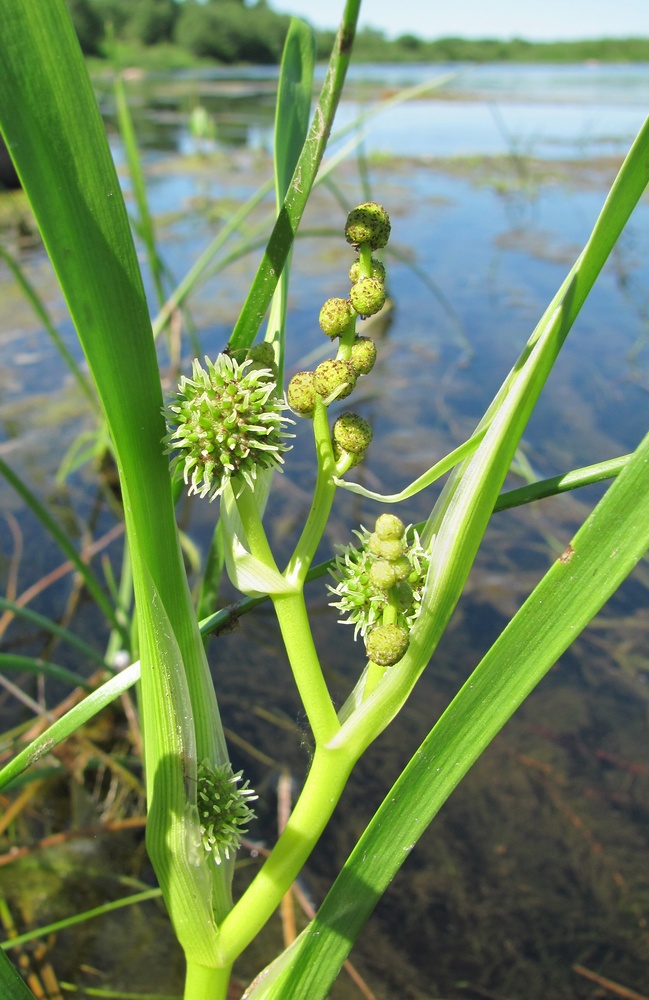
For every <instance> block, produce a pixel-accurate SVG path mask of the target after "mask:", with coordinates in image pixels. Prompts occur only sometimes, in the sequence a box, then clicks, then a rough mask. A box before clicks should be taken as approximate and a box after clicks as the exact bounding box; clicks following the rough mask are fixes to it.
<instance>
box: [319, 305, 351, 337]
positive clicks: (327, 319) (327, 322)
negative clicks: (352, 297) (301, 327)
mask: <svg viewBox="0 0 649 1000" xmlns="http://www.w3.org/2000/svg"><path fill="white" fill-rule="evenodd" d="M355 316H356V313H355V311H354V310H353V309H352V304H351V302H350V301H349V300H348V299H327V301H326V302H325V304H324V305H323V307H322V309H321V310H320V317H319V322H320V329H321V330H322V332H323V333H326V334H327V336H328V337H331V338H332V339H333V338H335V337H339V336H340V334H341V333H344V332H345V330H346V329H347V327H348V326H349V324H350V323H351V322H352V320H353V319H354V318H355Z"/></svg>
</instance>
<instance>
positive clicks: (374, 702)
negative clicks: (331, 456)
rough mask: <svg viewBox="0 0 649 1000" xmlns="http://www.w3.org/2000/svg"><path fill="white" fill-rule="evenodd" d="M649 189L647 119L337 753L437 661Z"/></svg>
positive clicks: (469, 462) (383, 722)
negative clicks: (403, 634) (523, 442)
mask: <svg viewBox="0 0 649 1000" xmlns="http://www.w3.org/2000/svg"><path fill="white" fill-rule="evenodd" d="M648 181H649V119H647V121H646V122H645V124H644V126H643V128H642V129H641V131H640V133H639V134H638V137H637V138H636V140H635V142H634V144H633V146H632V148H631V150H630V151H629V154H628V155H627V157H626V159H625V161H624V163H623V164H622V167H621V168H620V171H619V173H618V175H617V177H616V179H615V182H614V184H613V187H612V188H611V191H610V192H609V195H608V197H607V199H606V202H605V203H604V206H603V208H602V211H601V213H600V215H599V217H598V219H597V222H596V223H595V226H594V228H593V231H592V233H591V236H590V238H589V240H588V243H587V244H586V246H585V248H584V250H583V251H582V253H581V254H580V255H579V257H578V259H577V261H576V263H575V265H574V266H573V267H572V269H571V270H570V272H569V274H568V275H567V277H566V279H565V280H564V282H563V283H562V285H561V287H560V288H559V291H558V292H557V294H556V295H555V297H554V298H553V300H552V302H551V303H550V305H549V306H548V308H547V309H546V311H545V313H544V314H543V316H542V317H541V320H540V321H539V323H538V325H537V327H536V329H535V330H534V332H533V334H532V336H531V337H530V339H529V341H528V343H527V344H526V346H525V348H524V350H523V352H522V354H521V356H520V357H519V359H518V361H517V362H516V364H515V365H514V367H513V368H512V370H511V372H510V373H509V375H508V376H507V377H506V379H505V381H504V383H503V385H502V386H501V388H500V389H499V391H498V393H497V394H496V396H495V398H494V400H493V402H492V403H491V405H490V406H489V408H488V410H487V412H486V413H485V415H484V417H483V418H482V420H481V421H480V423H479V425H478V427H477V428H476V432H475V435H474V436H477V434H478V433H480V432H484V437H483V439H482V441H480V443H479V445H478V447H477V448H476V449H475V450H474V451H473V452H472V454H470V455H469V457H468V458H466V459H465V460H464V461H463V462H461V463H460V464H459V465H456V466H455V468H454V470H453V472H452V474H451V476H450V478H449V480H448V482H447V483H446V485H445V487H444V489H443V490H442V493H441V495H440V497H439V499H438V501H437V503H436V504H435V507H434V508H433V511H432V514H431V516H430V517H429V519H428V522H427V524H426V527H425V528H424V531H423V532H422V539H421V540H422V543H423V544H424V545H430V543H431V541H432V539H433V538H434V545H432V546H431V560H430V567H429V571H428V579H427V582H426V586H425V589H424V596H423V600H422V605H421V613H420V615H419V617H418V619H417V621H416V622H415V624H414V626H413V628H412V631H411V633H410V646H409V647H408V650H407V652H406V654H405V656H404V657H403V659H402V660H400V661H399V663H398V665H397V666H396V667H394V668H393V669H392V670H390V671H387V672H386V674H385V675H384V677H383V679H382V681H381V683H380V684H379V685H378V686H377V687H376V689H375V690H374V691H373V692H372V694H370V695H369V697H368V698H367V699H365V700H364V701H363V702H362V704H360V705H359V707H358V709H357V710H356V711H355V712H354V713H353V714H352V715H350V717H349V718H348V719H347V720H346V721H345V723H344V725H343V726H342V728H341V730H340V732H339V733H338V734H337V736H336V737H335V738H334V740H333V741H332V743H331V745H332V746H335V745H342V744H343V743H345V742H347V741H348V740H350V739H351V740H356V741H358V742H359V743H364V745H365V746H367V745H369V742H371V740H373V739H375V738H376V736H377V735H378V733H379V732H381V730H382V729H383V728H385V726H387V725H388V724H389V722H390V720H391V719H392V718H394V715H395V714H396V713H397V712H398V711H399V709H400V708H401V706H402V705H403V704H404V702H405V700H406V698H407V697H408V695H409V694H410V692H411V690H412V688H413V687H414V684H415V683H416V680H417V678H418V677H419V676H420V674H421V672H422V671H423V670H424V669H425V667H426V665H427V663H428V662H429V660H430V658H431V656H432V655H433V653H434V651H435V648H436V646H437V643H438V642H439V640H440V638H441V636H442V635H443V633H444V630H445V628H446V625H447V623H448V621H449V619H450V616H451V614H452V612H453V609H454V608H455V605H456V604H457V601H458V600H459V598H460V594H461V593H462V589H463V587H464V583H465V581H466V578H467V576H468V574H469V571H470V569H471V566H472V564H473V560H474V558H475V555H476V552H477V551H478V548H479V546H480V543H481V540H482V537H483V535H484V532H485V530H486V528H487V524H488V523H489V519H490V517H491V514H492V512H493V509H494V506H495V504H496V502H497V499H498V494H499V492H500V489H501V487H502V484H503V482H504V479H505V477H506V475H507V472H508V470H509V467H510V465H511V462H512V459H513V457H514V455H515V452H516V449H517V447H518V445H519V442H520V439H521V436H522V434H523V431H524V430H525V427H526V424H527V421H528V420H529V417H530V415H531V413H532V411H533V409H534V406H535V405H536V401H537V400H538V398H539V395H540V393H541V391H542V389H543V386H544V385H545V382H546V380H547V378H548V376H549V374H550V372H551V370H552V367H553V365H554V362H555V361H556V359H557V357H558V355H559V351H560V350H561V347H562V346H563V343H564V342H565V339H566V337H567V335H568V333H569V331H570V329H571V327H572V325H573V323H574V321H575V319H576V317H577V315H578V312H579V310H580V308H581V306H582V305H583V303H584V301H585V299H586V297H587V295H588V293H589V292H590V290H591V288H592V287H593V284H594V283H595V279H596V278H597V276H598V274H599V272H600V271H601V269H602V267H603V265H604V263H605V261H606V258H607V256H608V254H609V253H610V252H611V250H612V248H613V246H614V245H615V242H616V240H617V239H618V237H619V236H620V233H621V232H622V230H623V228H624V226H625V224H626V222H627V221H628V218H629V216H630V214H631V212H632V211H633V208H634V207H635V205H636V204H637V202H638V200H639V198H640V197H641V195H642V193H643V191H644V189H645V187H646V185H647V182H648Z"/></svg>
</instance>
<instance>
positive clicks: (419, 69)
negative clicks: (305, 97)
mask: <svg viewBox="0 0 649 1000" xmlns="http://www.w3.org/2000/svg"><path fill="white" fill-rule="evenodd" d="M322 72H323V71H322V68H321V72H320V76H322ZM276 73H277V71H276V69H274V68H271V69H263V70H260V69H256V70H254V71H249V70H246V71H245V73H242V71H241V70H229V71H224V70H218V71H217V70H215V71H213V72H211V71H207V72H205V71H204V72H201V73H200V74H193V75H192V74H186V75H185V77H184V79H185V80H192V82H193V85H194V87H195V97H196V98H198V99H201V100H203V101H204V103H205V104H206V106H207V107H208V108H210V110H213V111H214V113H215V114H216V115H217V118H218V114H219V98H218V97H216V96H215V93H214V88H217V90H218V85H219V84H221V85H222V86H226V85H232V83H233V81H239V82H243V81H245V82H247V83H248V84H250V85H251V86H253V87H254V84H255V83H257V84H258V85H259V86H261V84H264V85H267V84H268V83H269V81H272V80H274V79H275V78H276ZM426 81H431V82H433V81H440V84H441V85H440V86H439V88H438V89H435V90H433V91H432V92H431V94H430V95H426V97H425V98H422V99H419V100H415V101H412V102H410V103H408V104H406V105H399V106H398V107H393V108H386V109H385V110H383V111H380V112H379V113H378V115H377V116H376V118H374V119H373V120H372V125H371V128H368V129H367V132H366V140H365V144H366V148H367V149H368V150H370V151H372V152H381V153H387V154H392V155H403V156H426V157H431V156H434V157H437V156H444V157H446V156H474V155H475V156H478V155H490V156H497V155H502V154H505V153H511V152H516V153H519V154H525V155H532V156H536V157H543V158H551V159H555V158H568V159H574V158H580V159H581V158H583V157H589V156H602V155H607V156H608V155H619V154H620V153H622V152H624V151H625V150H626V148H628V146H629V144H630V143H631V141H632V140H633V138H634V136H635V135H636V133H637V132H638V130H639V129H640V127H641V125H642V123H643V121H644V119H645V117H646V115H647V111H648V109H649V67H648V66H645V65H630V66H627V65H589V64H584V65H578V66H545V65H541V66H520V65H505V64H503V65H497V64H496V65H486V66H473V65H472V66H462V65H460V66H458V65H450V66H437V65H423V64H413V65H407V66H403V65H392V66H384V65H380V66H374V65H364V66H352V67H351V69H350V71H349V77H348V83H349V86H348V92H349V93H350V94H352V95H355V94H356V92H357V91H358V90H359V88H360V91H361V92H362V100H357V99H355V97H354V96H352V97H349V98H348V97H344V98H343V100H342V102H341V104H340V107H339V110H338V115H337V119H336V127H338V128H342V127H346V126H348V125H349V124H350V123H351V122H352V121H354V120H355V119H356V118H357V117H358V115H359V114H362V113H364V112H367V110H368V109H370V108H373V109H374V110H377V109H378V107H379V105H380V103H381V102H382V101H384V100H386V99H387V98H389V97H392V96H393V95H394V93H395V92H396V91H398V90H401V89H403V88H406V87H412V86H416V85H419V84H422V83H424V82H426ZM208 85H209V87H208ZM201 88H204V95H203V97H201ZM244 127H245V134H246V136H247V141H248V143H249V144H250V145H252V146H255V147H258V146H262V147H265V148H271V146H272V124H271V123H270V122H268V121H266V123H265V124H264V123H263V122H262V121H261V120H260V121H257V122H255V121H254V115H253V120H250V119H249V120H248V122H247V123H246V124H245V126H244ZM334 131H335V130H334ZM179 141H180V144H181V148H184V149H187V148H188V144H189V145H191V143H190V142H189V139H188V134H187V132H186V131H184V130H181V132H180V135H179Z"/></svg>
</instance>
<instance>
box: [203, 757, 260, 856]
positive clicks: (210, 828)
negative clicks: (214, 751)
mask: <svg viewBox="0 0 649 1000" xmlns="http://www.w3.org/2000/svg"><path fill="white" fill-rule="evenodd" d="M242 773H243V772H242V771H237V773H236V774H234V773H233V772H232V765H231V764H230V763H229V762H228V763H227V764H223V765H220V766H219V765H212V764H211V763H210V761H209V760H204V761H203V762H202V763H201V764H199V765H198V792H197V805H198V814H199V819H200V824H201V842H202V844H203V849H204V850H205V852H206V853H208V854H211V856H212V857H213V858H214V861H215V862H216V864H217V865H220V864H221V862H222V861H224V860H226V861H228V860H229V859H230V855H231V854H232V855H234V854H236V852H237V850H238V849H239V845H240V843H241V837H242V835H243V834H244V833H247V832H248V824H249V823H250V822H251V820H253V819H255V814H254V812H253V811H252V809H251V808H250V803H251V802H254V801H255V799H257V798H258V796H257V795H255V793H254V791H253V789H252V788H248V782H247V781H245V782H244V783H243V785H241V786H240V787H237V786H238V785H239V782H240V781H241V775H242Z"/></svg>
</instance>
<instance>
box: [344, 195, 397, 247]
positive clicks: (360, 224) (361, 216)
mask: <svg viewBox="0 0 649 1000" xmlns="http://www.w3.org/2000/svg"><path fill="white" fill-rule="evenodd" d="M390 228H391V227H390V216H389V215H388V213H387V212H386V210H385V209H384V208H383V206H382V205H377V203H376V202H375V201H366V202H364V204H362V205H358V207H357V208H353V209H352V210H351V212H350V213H349V215H348V216H347V223H346V225H345V239H346V240H347V242H348V243H351V244H352V246H355V247H357V246H360V244H361V243H369V245H370V247H371V249H372V250H380V249H381V247H384V246H385V245H386V243H387V242H388V240H389V239H390Z"/></svg>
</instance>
